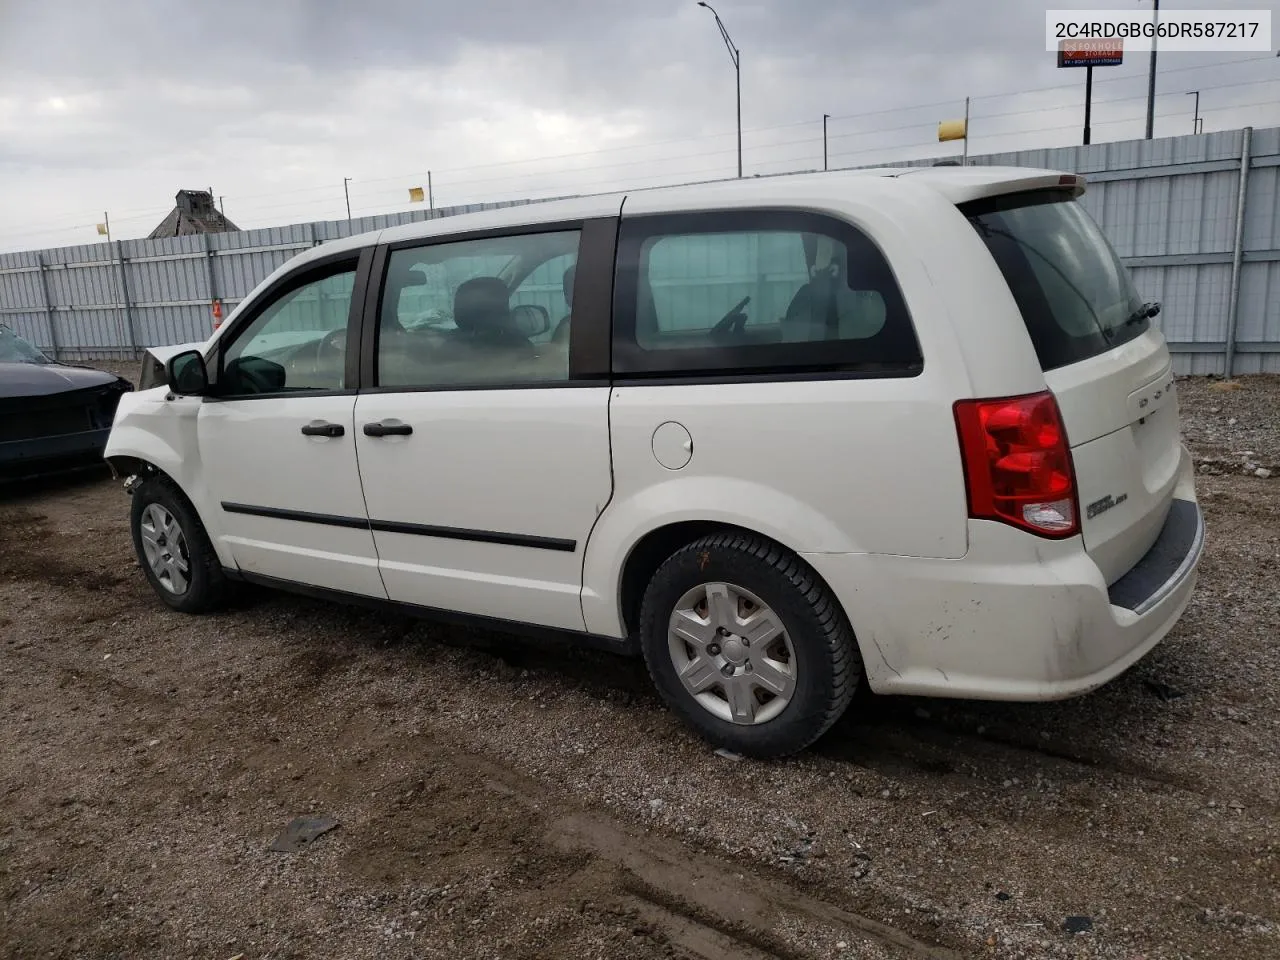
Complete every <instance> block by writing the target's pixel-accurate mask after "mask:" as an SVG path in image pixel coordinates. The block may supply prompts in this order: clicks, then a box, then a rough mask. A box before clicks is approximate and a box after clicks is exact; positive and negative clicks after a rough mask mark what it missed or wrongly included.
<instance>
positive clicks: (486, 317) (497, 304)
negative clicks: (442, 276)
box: [453, 277, 511, 333]
mask: <svg viewBox="0 0 1280 960" xmlns="http://www.w3.org/2000/svg"><path fill="white" fill-rule="evenodd" d="M509 297H510V294H509V293H508V291H507V285H506V284H505V283H503V282H502V281H501V280H499V279H498V278H497V277H472V278H471V279H470V280H467V281H465V282H464V283H462V284H461V285H460V286H459V287H458V290H457V292H456V293H455V294H454V295H453V322H454V323H455V324H457V325H458V329H459V330H468V331H471V332H473V333H490V332H494V331H499V330H505V329H506V326H507V321H508V319H509V318H510V316H511V307H510V304H509Z"/></svg>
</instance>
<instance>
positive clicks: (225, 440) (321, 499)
mask: <svg viewBox="0 0 1280 960" xmlns="http://www.w3.org/2000/svg"><path fill="white" fill-rule="evenodd" d="M354 409H355V397H354V396H350V395H346V396H341V395H340V396H322V397H308V396H305V395H304V396H299V397H282V398H279V399H275V400H272V401H270V402H266V403H264V402H262V401H260V400H226V401H219V402H217V403H204V404H202V405H201V407H200V416H199V432H200V456H201V458H202V460H203V468H204V472H205V475H206V477H207V483H208V486H209V489H210V490H211V491H212V492H213V493H215V494H216V501H217V502H209V503H208V504H207V506H206V507H205V509H204V510H203V511H202V512H201V516H202V517H211V516H216V517H217V518H218V519H217V528H216V529H217V533H216V536H217V537H218V538H219V539H220V540H221V541H222V543H224V544H225V545H226V546H227V547H228V548H229V550H230V552H231V554H232V556H233V557H235V561H236V566H237V567H238V568H239V569H240V570H242V571H246V572H249V573H256V574H258V575H260V576H264V577H272V578H276V579H280V580H287V581H293V582H298V583H306V584H309V585H312V586H316V587H324V588H327V589H330V590H337V591H341V592H343V593H354V594H360V595H362V596H372V597H385V596H386V592H385V590H384V589H383V586H382V580H381V578H380V577H379V575H378V554H377V551H376V550H375V549H374V545H373V535H372V533H370V531H369V529H368V527H367V526H365V527H363V528H359V527H342V526H336V525H332V524H318V523H299V522H297V521H294V520H286V519H277V518H272V517H264V516H258V515H247V514H243V513H237V512H233V511H229V510H227V509H226V507H225V506H224V505H225V504H228V503H231V504H248V505H253V506H258V507H263V508H267V509H278V510H291V511H300V512H302V513H309V514H320V515H328V516H338V517H347V518H362V517H363V516H364V512H365V511H364V496H363V494H362V492H361V486H360V473H359V470H358V468H357V465H356V460H355V457H354V455H353V453H352V443H353V439H352V437H353V433H354V429H355V423H354ZM316 420H320V421H325V422H330V423H336V424H341V425H342V426H343V427H344V428H345V435H344V436H341V437H305V436H302V435H301V434H300V432H299V431H300V429H301V425H302V424H306V423H310V422H312V421H316ZM210 499H211V500H213V498H212V497H211V498H210Z"/></svg>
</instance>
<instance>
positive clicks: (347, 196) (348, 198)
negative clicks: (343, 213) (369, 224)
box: [342, 177, 351, 223]
mask: <svg viewBox="0 0 1280 960" xmlns="http://www.w3.org/2000/svg"><path fill="white" fill-rule="evenodd" d="M350 182H351V178H350V177H343V178H342V196H343V197H344V198H345V199H346V201H347V223H350V222H351V191H349V190H348V189H347V184H348V183H350Z"/></svg>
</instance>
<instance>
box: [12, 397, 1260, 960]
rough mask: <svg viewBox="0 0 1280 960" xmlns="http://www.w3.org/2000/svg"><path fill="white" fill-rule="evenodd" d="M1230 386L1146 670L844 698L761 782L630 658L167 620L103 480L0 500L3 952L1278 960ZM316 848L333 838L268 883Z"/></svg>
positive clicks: (1256, 425)
mask: <svg viewBox="0 0 1280 960" xmlns="http://www.w3.org/2000/svg"><path fill="white" fill-rule="evenodd" d="M1241 387H1242V388H1241V389H1238V390H1222V391H1219V390H1217V389H1215V388H1214V385H1213V384H1212V382H1210V381H1196V382H1193V381H1182V383H1181V384H1180V391H1181V395H1182V403H1183V410H1184V423H1185V432H1186V435H1187V437H1188V439H1189V441H1190V442H1191V443H1192V445H1193V447H1194V448H1195V450H1196V452H1197V455H1198V456H1199V458H1200V459H1201V461H1202V464H1201V471H1202V475H1201V477H1200V494H1201V497H1202V500H1203V504H1204V508H1205V511H1206V514H1207V518H1208V524H1209V537H1208V547H1207V555H1206V558H1205V560H1204V563H1203V566H1202V574H1201V581H1200V586H1199V588H1198V592H1197V594H1196V596H1195V599H1194V600H1193V602H1192V604H1191V606H1190V608H1189V609H1188V611H1187V614H1186V616H1185V617H1184V619H1183V620H1182V621H1181V623H1180V624H1179V625H1178V627H1177V628H1176V629H1175V630H1174V631H1173V633H1172V634H1170V636H1169V637H1168V638H1167V639H1166V640H1165V642H1164V643H1162V644H1161V645H1160V646H1159V647H1158V648H1157V649H1156V650H1155V651H1154V652H1153V653H1152V654H1151V655H1150V656H1149V657H1147V658H1146V659H1145V660H1143V661H1142V662H1141V663H1139V664H1138V665H1137V666H1136V667H1135V668H1134V669H1133V670H1132V671H1130V672H1129V673H1128V674H1126V675H1125V676H1123V677H1121V678H1119V679H1118V680H1116V681H1115V682H1113V683H1112V684H1110V685H1108V686H1107V687H1105V688H1104V689H1103V690H1101V691H1099V692H1097V693H1095V694H1092V695H1090V696H1087V697H1083V698H1080V699H1076V700H1071V701H1066V702H1062V703H1054V704H988V703H966V702H946V701H941V700H908V699H901V700H898V699H889V698H867V699H865V700H864V701H862V702H861V703H858V704H856V705H855V707H854V708H853V709H852V710H851V711H850V713H849V714H848V715H847V716H846V718H845V719H844V720H843V721H841V723H840V724H838V725H837V727H836V728H835V729H834V730H833V731H832V732H831V733H830V734H829V735H827V736H826V737H824V738H823V740H821V741H820V742H819V743H818V744H817V745H816V746H815V747H814V748H813V749H811V750H810V751H808V752H806V753H805V754H803V755H801V756H799V757H796V758H793V759H791V760H788V761H784V762H776V763H765V762H753V761H749V760H734V759H727V758H724V757H721V756H717V755H716V754H714V753H713V752H712V751H711V750H709V749H708V748H707V747H706V746H705V745H703V744H702V743H700V742H699V741H697V740H695V739H694V738H693V737H691V736H690V735H689V734H687V733H686V732H685V730H684V728H683V727H681V725H680V724H679V723H678V722H677V721H676V720H675V718H673V717H672V716H671V715H670V714H669V713H668V712H667V711H666V710H665V709H663V707H662V706H661V704H660V703H659V701H658V699H657V697H656V695H655V694H654V692H653V691H652V689H651V687H650V685H649V682H648V679H647V677H646V675H645V672H644V669H643V667H642V665H641V664H640V663H639V662H636V661H631V660H626V659H622V658H618V657H614V656H610V655H607V654H602V653H596V652H589V651H580V650H574V649H570V648H568V647H561V646H558V645H555V644H553V643H541V644H538V643H531V642H528V641H524V640H519V639H516V638H512V637H507V636H503V635H497V634H485V633H476V632H468V631H463V630H458V629H454V628H447V627H440V626H437V625H433V624H430V623H424V622H420V621H413V620H408V619H400V618H396V617H389V616H380V615H374V614H371V613H368V612H365V611H360V610H353V609H348V608H344V607H339V606H335V605H331V604H326V603H321V602H318V601H311V600H306V599H300V598H296V597H290V596H283V595H276V594H269V593H250V594H248V595H246V596H245V597H244V598H243V599H242V600H241V601H240V602H239V603H238V604H237V606H236V607H235V608H234V609H232V610H230V611H228V612H225V613H221V614H218V615H214V616H208V617H199V618H193V617H187V616H182V615H180V614H175V613H172V612H169V611H168V610H167V609H166V608H165V607H163V606H162V605H161V604H160V603H159V602H158V601H157V600H156V599H155V598H154V597H153V595H152V593H151V590H150V588H149V587H148V586H147V584H146V582H145V580H144V579H143V577H142V574H141V572H140V571H139V570H138V568H137V565H136V563H135V561H134V557H133V553H132V548H131V546H130V542H129V535H128V529H127V522H126V517H127V512H128V501H127V498H126V496H125V494H124V493H123V492H122V491H121V489H120V487H119V485H118V484H116V483H115V482H113V481H111V480H110V479H108V478H106V477H105V476H103V475H100V474H93V475H87V476H80V477H76V478H70V479H65V480H60V481H57V482H50V481H44V482H40V483H28V484H25V485H22V486H19V487H10V488H7V489H4V490H0V955H3V956H4V957H13V958H19V957H20V958H36V957H40V958H73V957H74V958H93V960H99V958H102V960H105V958H119V960H124V958H130V960H135V958H185V957H191V958H202V960H206V958H207V960H230V958H234V957H242V958H243V960H266V958H281V960H282V958H313V957H314V958H329V957H333V958H366V957H367V958H374V957H377V958H383V957H385V958H408V957H451V958H452V957H487V958H535V957H538V958H542V957H546V958H561V957H571V958H575V960H579V958H581V960H586V958H594V957H601V958H640V960H643V958H650V957H701V958H709V960H723V958H759V957H784V958H808V957H844V958H849V957H869V958H888V957H893V958H898V957H904V958H917V957H922V958H946V957H989V956H994V957H1036V958H1039V957H1117V958H1135V960H1136V958H1140V957H1142V958H1156V957H1184V956H1185V957H1230V958H1234V960H1249V958H1264V957H1265V958H1275V957H1278V956H1280V902H1278V901H1280V709H1278V707H1280V702H1278V699H1277V698H1278V694H1280V685H1278V681H1280V653H1278V651H1277V644H1276V641H1277V636H1278V635H1280V599H1278V594H1280V573H1278V570H1280V469H1276V468H1277V466H1278V465H1280V378H1271V379H1270V380H1264V379H1258V378H1253V379H1249V378H1246V379H1244V380H1242V381H1241ZM1259 469H1261V470H1262V471H1263V472H1264V473H1265V472H1266V471H1267V470H1268V469H1271V470H1274V471H1275V473H1274V475H1273V476H1272V477H1270V478H1266V477H1260V476H1258V475H1257V471H1258V470H1259ZM1246 471H1248V472H1246ZM301 815H327V816H332V817H334V818H336V819H337V820H338V821H340V826H339V827H338V828H337V829H336V830H334V831H332V832H330V833H328V834H326V835H324V836H322V837H320V838H319V839H317V840H315V841H314V842H313V844H311V845H310V846H308V847H306V848H304V849H303V850H301V851H299V852H295V853H281V852H275V851H272V850H269V849H268V847H269V845H270V844H271V842H272V840H273V838H274V837H275V836H276V834H277V833H278V832H279V831H280V830H281V829H282V828H283V827H284V826H285V825H286V824H287V823H288V822H289V821H290V820H291V819H292V818H294V817H296V816H301ZM1069 930H1070V931H1076V932H1068V931H1069Z"/></svg>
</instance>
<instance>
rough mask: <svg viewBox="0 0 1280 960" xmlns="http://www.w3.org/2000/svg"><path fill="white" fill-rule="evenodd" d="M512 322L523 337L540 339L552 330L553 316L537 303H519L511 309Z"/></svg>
mask: <svg viewBox="0 0 1280 960" xmlns="http://www.w3.org/2000/svg"><path fill="white" fill-rule="evenodd" d="M511 322H512V323H514V324H515V327H516V329H517V330H519V331H520V335H521V336H523V337H540V336H542V335H543V334H544V333H546V332H547V331H548V330H550V329H551V315H550V314H549V313H547V308H546V307H540V306H538V305H537V304H536V303H518V304H516V305H515V306H514V307H512V308H511Z"/></svg>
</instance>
